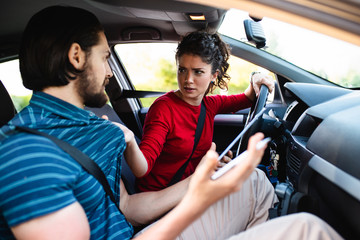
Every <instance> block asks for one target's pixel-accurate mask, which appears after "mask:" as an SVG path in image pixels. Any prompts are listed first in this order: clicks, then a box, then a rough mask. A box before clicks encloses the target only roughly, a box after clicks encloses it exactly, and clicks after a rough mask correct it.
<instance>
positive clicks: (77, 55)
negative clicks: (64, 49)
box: [68, 43, 86, 70]
mask: <svg viewBox="0 0 360 240" xmlns="http://www.w3.org/2000/svg"><path fill="white" fill-rule="evenodd" d="M68 58H69V62H70V63H71V64H72V65H73V66H74V68H75V69H77V70H82V69H83V67H84V65H85V62H86V59H85V52H84V51H83V50H82V49H81V47H80V45H79V44H78V43H73V44H71V46H70V49H69V52H68Z"/></svg>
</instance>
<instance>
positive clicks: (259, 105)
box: [236, 85, 269, 156]
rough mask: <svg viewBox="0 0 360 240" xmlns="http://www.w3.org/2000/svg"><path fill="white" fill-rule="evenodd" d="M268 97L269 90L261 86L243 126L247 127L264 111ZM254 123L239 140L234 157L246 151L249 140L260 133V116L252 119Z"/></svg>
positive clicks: (261, 119) (261, 120)
mask: <svg viewBox="0 0 360 240" xmlns="http://www.w3.org/2000/svg"><path fill="white" fill-rule="evenodd" d="M268 95H269V89H268V88H267V86H266V85H261V87H260V93H259V95H258V98H257V100H256V102H255V104H253V106H252V107H251V109H250V112H249V115H248V117H247V119H246V123H245V126H247V125H248V124H249V123H250V122H251V121H252V120H253V119H254V117H255V116H256V115H257V114H258V113H260V112H261V111H262V110H263V109H264V107H265V104H266V100H267V97H268ZM254 121H256V122H255V123H254V124H253V125H252V126H251V127H250V128H249V129H248V130H247V131H246V132H245V134H244V135H243V136H242V138H241V139H240V142H239V146H238V149H237V153H236V156H237V155H239V154H240V153H242V152H243V151H245V150H246V149H247V145H248V141H249V138H250V137H251V136H252V135H254V134H255V133H257V132H259V131H260V128H261V125H262V122H263V118H262V116H260V117H259V118H258V119H254Z"/></svg>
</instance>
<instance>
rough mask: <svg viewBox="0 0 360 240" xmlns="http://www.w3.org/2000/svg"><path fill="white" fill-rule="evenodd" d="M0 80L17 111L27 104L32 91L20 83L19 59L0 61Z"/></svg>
mask: <svg viewBox="0 0 360 240" xmlns="http://www.w3.org/2000/svg"><path fill="white" fill-rule="evenodd" d="M0 80H1V82H2V83H3V84H4V86H5V88H6V90H7V91H8V93H9V95H10V97H11V99H12V101H13V103H14V106H15V108H16V110H17V111H18V112H20V111H21V110H22V109H23V108H24V107H26V106H27V105H28V104H29V101H30V98H31V95H32V91H31V90H29V89H26V88H25V87H24V85H23V83H22V79H21V75H20V69H19V60H18V59H15V60H11V61H6V62H2V63H0Z"/></svg>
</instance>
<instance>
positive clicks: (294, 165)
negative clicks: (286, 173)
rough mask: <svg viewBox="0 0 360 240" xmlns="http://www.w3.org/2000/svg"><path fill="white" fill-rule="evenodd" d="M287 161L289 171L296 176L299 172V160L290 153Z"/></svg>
mask: <svg viewBox="0 0 360 240" xmlns="http://www.w3.org/2000/svg"><path fill="white" fill-rule="evenodd" d="M287 161H288V166H289V168H290V169H291V171H292V172H293V173H295V174H297V175H298V174H299V172H300V164H301V161H300V159H299V158H297V157H296V156H295V155H294V154H292V153H290V154H289V155H288V159H287Z"/></svg>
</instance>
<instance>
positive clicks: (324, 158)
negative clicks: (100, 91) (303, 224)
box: [277, 83, 360, 239]
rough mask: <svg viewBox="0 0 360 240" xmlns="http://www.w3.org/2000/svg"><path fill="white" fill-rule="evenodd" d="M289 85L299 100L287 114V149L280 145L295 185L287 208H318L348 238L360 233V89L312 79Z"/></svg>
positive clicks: (284, 120) (288, 177)
mask: <svg viewBox="0 0 360 240" xmlns="http://www.w3.org/2000/svg"><path fill="white" fill-rule="evenodd" d="M285 89H286V91H287V94H290V95H291V96H292V97H293V99H294V101H293V102H291V103H290V104H289V105H288V107H287V109H286V111H285V114H284V116H283V118H282V120H281V122H282V123H283V125H284V126H285V127H284V128H285V130H284V129H283V130H282V131H281V136H280V138H281V139H283V140H282V142H283V149H282V150H279V149H277V151H278V152H282V153H283V155H284V157H283V159H282V161H284V162H285V163H286V164H285V166H284V174H285V177H284V181H285V182H286V184H287V185H289V186H290V187H291V188H292V189H293V191H291V195H292V196H291V199H290V200H289V209H290V211H288V212H287V213H291V209H297V211H308V212H312V213H315V214H317V215H319V216H320V217H322V218H324V219H326V220H327V221H328V222H329V223H330V224H331V225H333V227H334V228H335V229H337V230H338V231H339V232H341V233H342V235H343V236H344V237H346V238H347V239H354V238H358V237H359V236H360V230H359V229H360V223H359V221H357V216H359V214H360V191H359V189H360V159H359V158H360V157H359V156H360V147H359V142H360V125H359V123H360V122H359V119H360V91H358V90H353V91H352V90H349V89H344V88H340V87H331V86H323V85H317V84H306V83H286V84H285ZM278 138H279V137H278ZM294 196H296V197H294ZM290 202H291V203H290ZM354 236H356V237H354Z"/></svg>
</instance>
